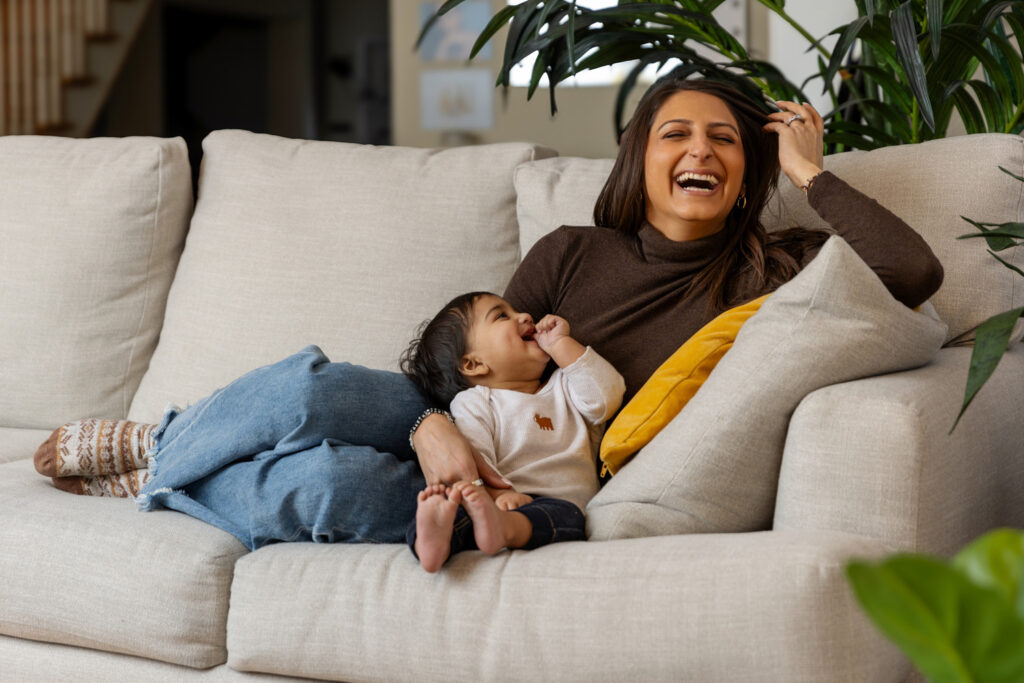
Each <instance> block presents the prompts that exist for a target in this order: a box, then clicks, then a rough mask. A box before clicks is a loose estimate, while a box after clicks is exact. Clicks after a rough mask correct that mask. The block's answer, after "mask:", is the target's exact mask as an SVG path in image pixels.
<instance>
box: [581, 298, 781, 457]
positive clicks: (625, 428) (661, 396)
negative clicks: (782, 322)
mask: <svg viewBox="0 0 1024 683" xmlns="http://www.w3.org/2000/svg"><path fill="white" fill-rule="evenodd" d="M768 297H769V295H768V294H765V295H764V296H762V297H759V298H757V299H754V300H753V301H749V302H747V303H745V304H743V305H742V306H737V307H735V308H730V309H729V310H728V311H725V312H724V313H722V314H720V315H719V316H718V317H716V318H715V319H714V320H712V321H711V322H709V323H708V324H707V325H705V326H704V327H702V328H700V329H699V330H698V331H697V333H696V334H695V335H693V336H692V337H690V338H689V339H688V340H687V341H686V342H685V343H684V344H683V345H682V346H680V347H679V349H678V350H677V351H676V352H675V353H673V354H672V355H671V356H669V357H668V360H666V361H665V362H664V363H662V364H661V366H660V367H659V368H658V369H657V370H655V371H654V374H653V375H651V377H650V378H649V379H648V380H647V381H646V382H645V383H644V385H643V386H642V387H640V391H638V392H636V395H634V396H633V398H632V399H631V400H630V402H629V403H627V404H626V407H625V408H623V409H622V410H621V411H619V414H618V416H616V418H615V420H614V421H613V422H612V424H611V426H609V427H608V429H607V431H605V434H604V439H602V440H601V453H600V456H601V461H602V462H603V463H604V467H605V468H607V470H608V471H609V472H611V473H612V474H615V473H616V472H618V471H619V469H620V468H621V467H622V466H623V465H624V464H626V462H627V461H628V460H629V458H631V457H632V456H633V454H634V453H636V452H637V451H638V450H640V449H641V448H643V447H644V446H645V445H646V444H647V442H648V441H650V440H651V439H653V438H654V435H655V434H657V433H658V432H659V431H661V428H662V427H664V426H665V425H667V424H668V423H669V422H671V421H672V418H674V417H675V416H676V415H678V414H679V411H680V410H682V409H683V407H684V406H685V405H686V404H687V402H689V400H690V399H691V398H693V395H694V394H696V393H697V390H698V389H700V387H701V385H702V384H704V381H705V380H706V379H707V378H708V375H710V374H711V371H712V370H714V369H715V365H717V364H718V361H720V360H721V359H722V356H724V355H725V352H726V351H728V350H729V349H730V348H732V343H733V341H734V340H735V339H736V335H737V334H738V333H739V331H740V328H741V327H742V326H743V323H745V322H746V321H747V319H748V318H750V316H752V315H754V314H755V313H757V311H758V309H759V308H761V304H762V303H764V300H765V299H767V298H768Z"/></svg>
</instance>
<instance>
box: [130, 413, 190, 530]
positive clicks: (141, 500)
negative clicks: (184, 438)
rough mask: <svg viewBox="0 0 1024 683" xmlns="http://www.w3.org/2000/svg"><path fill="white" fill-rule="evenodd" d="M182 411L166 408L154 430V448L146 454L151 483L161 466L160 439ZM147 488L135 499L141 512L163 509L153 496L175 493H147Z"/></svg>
mask: <svg viewBox="0 0 1024 683" xmlns="http://www.w3.org/2000/svg"><path fill="white" fill-rule="evenodd" d="M181 411H182V408H181V407H180V406H177V405H175V404H170V405H168V406H167V407H166V408H164V416H163V418H161V420H160V424H158V425H157V426H156V429H154V430H153V447H152V448H150V449H149V450H148V451H147V452H146V467H147V469H149V479H150V481H152V480H153V479H154V478H155V477H156V473H157V469H158V468H159V466H160V463H159V456H160V439H161V438H163V435H164V432H166V431H167V427H168V426H169V425H170V424H171V421H172V420H174V418H176V417H177V416H178V415H180V414H181ZM147 486H148V485H144V486H143V487H142V489H140V490H139V495H137V496H135V498H134V499H133V500H134V501H135V506H136V508H137V509H138V510H140V511H151V510H155V509H157V508H158V507H162V506H158V505H157V504H156V503H155V502H154V501H153V499H152V496H153V495H154V494H158V493H173V491H172V490H171V489H169V488H159V489H156V490H154V491H147V490H146V488H147ZM179 493H182V495H187V494H184V493H183V492H179Z"/></svg>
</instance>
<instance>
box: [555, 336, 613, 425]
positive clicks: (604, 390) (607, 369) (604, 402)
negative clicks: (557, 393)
mask: <svg viewBox="0 0 1024 683" xmlns="http://www.w3.org/2000/svg"><path fill="white" fill-rule="evenodd" d="M562 377H563V378H564V379H565V384H566V395H568V397H569V400H570V401H571V402H572V404H573V406H574V407H575V408H576V410H578V411H579V412H580V414H581V415H583V419H584V420H586V421H587V423H588V424H590V425H599V424H601V423H602V422H604V421H605V420H607V419H608V418H610V417H611V416H612V415H614V414H615V412H616V411H617V410H618V409H619V406H620V405H621V404H622V395H623V394H624V393H625V392H626V383H625V381H624V380H623V379H622V375H620V374H619V373H618V372H617V371H616V370H615V368H613V367H612V364H611V363H609V362H608V361H606V360H605V359H604V358H602V357H601V356H600V355H599V354H598V353H597V351H595V350H594V349H592V348H590V347H589V346H588V347H587V349H586V351H584V352H583V355H582V356H580V357H579V358H577V359H576V360H575V361H574V362H573V363H572V364H571V365H568V366H567V367H565V368H563V369H562Z"/></svg>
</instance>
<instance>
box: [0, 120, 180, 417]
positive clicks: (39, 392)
mask: <svg viewBox="0 0 1024 683" xmlns="http://www.w3.org/2000/svg"><path fill="white" fill-rule="evenodd" d="M191 211H192V180H191V173H190V170H189V162H188V153H187V150H186V147H185V143H184V141H183V140H182V139H181V138H174V139H160V138H148V137H134V138H120V139H113V138H94V139H86V140H72V139H67V138H56V137H35V136H9V137H0V237H2V240H0V241H2V248H0V272H2V273H3V287H2V288H0V320H2V321H3V329H4V334H3V335H2V336H0V367H2V368H3V388H4V390H3V392H0V425H3V426H5V427H26V428H47V427H49V428H51V429H52V428H53V427H55V426H57V425H59V424H61V423H62V422H66V421H68V420H73V419H77V418H80V417H84V416H87V415H92V414H102V415H105V416H110V417H124V416H125V415H126V414H127V412H128V407H129V404H130V403H131V399H132V396H133V394H134V392H135V389H136V387H137V386H138V384H139V381H140V380H141V378H142V374H143V372H144V371H145V369H146V366H147V365H148V363H149V359H150V356H151V354H152V352H153V349H154V347H155V346H156V342H157V337H158V335H159V333H160V325H161V322H162V320H163V312H164V305H165V303H166V297H167V291H168V289H169V287H170V284H171V280H172V278H173V276H174V271H175V267H176V265H177V261H178V256H179V255H180V252H181V248H182V245H183V244H184V240H185V233H186V231H187V229H188V219H189V216H190V215H191Z"/></svg>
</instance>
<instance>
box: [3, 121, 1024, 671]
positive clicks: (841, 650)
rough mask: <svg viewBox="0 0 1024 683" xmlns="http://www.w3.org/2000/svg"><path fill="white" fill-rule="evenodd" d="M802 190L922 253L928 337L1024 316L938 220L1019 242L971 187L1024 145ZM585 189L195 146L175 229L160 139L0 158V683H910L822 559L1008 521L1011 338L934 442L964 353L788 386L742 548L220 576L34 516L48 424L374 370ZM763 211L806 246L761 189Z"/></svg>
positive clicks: (269, 561)
mask: <svg viewBox="0 0 1024 683" xmlns="http://www.w3.org/2000/svg"><path fill="white" fill-rule="evenodd" d="M826 165H827V166H828V167H829V168H831V169H832V170H834V171H836V172H837V174H839V175H841V176H842V177H844V178H845V179H847V180H848V181H849V182H851V183H852V184H853V185H855V186H857V187H859V188H860V189H862V190H864V191H865V192H867V193H868V194H870V195H872V196H874V197H876V198H878V199H879V200H880V201H881V202H882V203H883V204H885V205H886V206H889V207H890V208H892V209H893V210H894V211H895V212H896V213H897V214H899V215H901V216H902V217H903V218H904V219H905V220H907V222H909V223H910V224H911V225H912V226H914V227H915V228H916V229H917V230H918V231H920V232H921V233H922V234H923V235H924V236H925V237H926V239H927V240H928V241H929V243H930V244H931V245H932V247H933V249H934V251H935V252H936V254H937V255H938V256H939V258H940V259H941V260H942V262H943V264H944V267H945V282H944V284H943V286H942V289H941V290H940V291H939V292H938V294H936V296H935V297H934V298H933V300H932V303H933V304H934V306H935V309H936V311H937V312H938V314H939V316H941V318H942V319H943V320H944V321H945V322H946V323H947V324H948V328H949V331H948V337H949V338H950V339H953V338H954V337H957V336H959V335H962V334H963V333H965V332H967V331H968V330H969V329H970V328H972V327H973V326H974V325H977V324H978V323H979V322H981V321H982V320H984V319H985V318H987V317H988V316H989V315H991V314H993V313H995V312H998V311H1002V310H1005V309H1007V308H1010V307H1011V306H1019V305H1022V302H1024V278H1020V277H1019V276H1016V275H1014V274H1013V273H1011V272H1010V271H1009V270H1008V269H1006V268H1004V267H1002V266H1000V265H999V264H998V263H996V262H995V260H994V259H992V257H991V256H989V255H988V254H987V253H986V252H985V248H984V245H983V243H982V242H980V241H957V240H956V239H955V237H956V236H957V235H959V234H963V233H965V232H968V231H969V228H970V226H968V224H967V223H965V222H964V221H963V220H961V218H960V215H966V216H969V217H972V218H976V219H979V220H986V221H993V222H1001V221H1007V220H1016V221H1020V220H1022V219H1024V186H1022V184H1021V183H1017V182H1016V181H1014V180H1012V179H1011V178H1009V177H1008V176H1006V175H1004V174H1002V173H1000V172H999V171H998V169H997V166H1000V165H1001V166H1004V167H1006V168H1008V169H1009V170H1011V171H1014V172H1015V173H1017V174H1022V173H1024V139H1022V138H1019V137H1013V136H1003V135H987V136H974V137H963V138H951V139H947V140H942V141H937V142H931V143H925V144H922V145H917V146H906V147H900V148H890V149H882V150H878V151H874V152H870V153H848V154H842V155H837V156H834V157H830V158H829V159H828V160H827V164H826ZM609 168H610V161H609V160H585V159H571V158H559V157H555V156H554V153H553V152H552V151H551V150H547V149H544V148H540V147H537V146H534V145H529V144H525V143H524V144H501V145H489V146H481V147H471V148H457V149H450V150H421V149H403V148H387V147H381V148H374V147H362V146H356V145H344V144H338V143H320V142H304V141H296V140H286V139H281V138H274V137H271V136H261V135H254V134H250V133H245V132H240V131H221V132H217V133H214V134H213V135H211V136H210V137H209V138H208V139H207V140H206V142H205V144H204V161H203V166H202V172H201V178H200V183H199V192H198V201H197V203H196V206H195V211H194V212H193V206H192V195H191V187H190V181H189V177H190V173H189V168H188V161H187V155H186V151H185V149H184V145H183V143H182V142H181V140H159V139H153V138H134V139H120V140H115V139H95V140H79V141H72V140H64V139H56V138H34V137H8V138H0V320H2V321H3V322H2V325H3V327H2V330H3V331H2V333H0V463H2V464H0V679H2V680H4V681H8V680H11V681H22V680H45V681H55V680H68V681H72V680H74V681H79V680H114V679H120V678H135V679H136V680H183V679H187V678H196V679H199V680H235V679H238V678H242V677H255V676H261V677H263V676H266V677H269V678H288V677H305V678H322V679H330V680H344V681H369V680H382V681H392V680H444V681H450V680H536V679H541V680H587V681H593V680H614V681H619V680H673V681H677V680H694V681H716V680H721V681H745V680H750V681H753V680H764V681H869V680H870V681H875V680H877V681H900V680H904V679H906V678H907V677H908V676H911V675H912V671H911V667H910V665H909V663H908V662H907V661H906V660H905V659H904V658H903V657H902V656H901V655H900V653H899V652H898V651H897V650H896V649H895V648H894V647H893V646H891V645H890V644H889V643H888V642H887V641H886V640H884V639H883V638H882V637H881V636H879V635H878V634H877V633H876V632H875V630H874V628H873V627H872V626H871V624H870V623H869V622H868V621H867V619H866V618H865V617H864V616H862V614H861V612H860V611H859V609H858V607H857V606H856V605H855V603H854V601H853V599H852V597H851V593H850V590H849V588H848V586H847V584H846V581H845V578H844V573H843V567H844V563H845V562H846V561H847V560H848V559H849V558H851V557H875V556H880V555H883V554H886V553H889V552H891V551H895V550H916V551H927V552H935V553H941V554H949V553H951V552H953V551H954V550H955V549H957V548H958V547H959V546H961V545H962V544H964V543H965V542H967V541H968V540H970V539H972V538H973V537H975V536H977V535H978V534H980V533H981V532H983V531H985V530H986V529H989V528H991V527H994V526H1000V525H1014V526H1024V447H1022V443H1024V419H1021V416H1022V415H1024V394H1022V392H1021V390H1020V388H1021V386H1022V384H1024V349H1021V348H1020V345H1019V344H1015V345H1014V347H1013V349H1012V350H1011V351H1010V352H1009V353H1008V354H1007V356H1006V357H1005V358H1004V360H1003V361H1002V364H1001V365H1000V367H999V369H998V371H997V372H996V374H995V376H994V378H993V379H992V380H991V381H990V382H989V385H988V386H986V387H985V389H984V390H983V391H982V392H981V393H980V394H979V396H978V398H977V399H976V401H975V404H974V405H973V407H972V408H971V409H970V411H969V412H968V413H967V414H966V416H965V418H964V420H963V421H962V423H961V424H960V426H959V427H958V428H957V429H956V431H954V432H953V433H952V434H950V433H949V428H950V426H951V425H952V422H953V418H954V416H955V415H956V412H957V410H958V408H959V405H960V402H961V398H962V395H963V387H964V382H965V377H966V372H967V366H968V360H969V357H970V352H971V349H970V348H969V347H955V346H954V347H950V348H943V349H942V350H941V351H939V352H938V353H937V354H935V357H934V359H933V360H932V362H931V363H930V364H928V365H926V366H924V367H920V368H918V369H914V370H908V371H905V372H899V373H891V374H886V375H884V376H880V377H872V378H864V379H857V380H855V381H850V382H844V383H841V384H837V385H833V386H828V387H824V388H822V389H819V390H817V391H813V392H811V393H810V394H809V395H807V396H806V397H805V398H804V399H803V400H802V401H801V402H800V403H799V406H798V407H797V409H796V410H795V412H793V414H792V417H791V418H787V419H789V425H788V430H787V432H786V436H785V445H784V452H783V454H782V464H781V471H780V472H779V474H778V485H777V495H776V496H775V502H774V512H773V513H772V520H771V522H770V523H769V524H765V525H764V528H757V529H742V530H736V532H734V533H706V534H688V535H667V536H656V537H647V538H633V539H619V540H602V541H591V542H588V543H571V544H570V543H567V544H560V545H555V546H549V547H546V548H541V549H539V550H536V551H533V552H521V551H516V552H507V553H503V554H500V555H498V556H496V557H493V558H492V557H486V556H483V555H481V554H479V553H465V554H462V555H459V556H458V557H456V558H455V559H454V560H453V561H452V562H451V563H450V564H449V565H448V567H447V568H446V569H445V570H444V571H442V572H440V573H438V574H435V575H428V574H427V573H425V572H423V571H422V570H421V569H420V568H419V566H418V565H417V563H416V561H415V559H414V558H413V557H412V555H411V554H410V553H409V551H408V549H407V548H406V547H405V546H401V545H395V546H379V545H378V546H372V545H364V546H318V545H314V544H282V545H275V546H270V547H266V548H263V549H261V550H259V551H256V552H252V553H250V552H247V551H246V550H245V548H244V547H243V546H242V545H241V544H240V543H239V542H238V541H236V540H235V539H234V538H233V537H231V536H230V535H228V534H227V533H224V532H222V531H220V530H218V529H215V528H213V527H209V526H206V525H204V524H202V523H200V522H198V521H196V520H193V519H191V518H189V517H186V516H184V515H180V514H177V513H174V512H166V511H165V512H155V513H145V514H144V513H139V512H136V511H135V509H134V506H133V505H132V504H131V503H130V502H129V501H125V500H119V499H97V498H83V497H76V496H71V495H67V494H63V493H60V492H58V491H56V490H55V489H53V488H52V487H51V486H50V484H49V482H48V481H47V480H45V479H43V478H42V477H39V476H38V475H36V473H35V472H34V470H33V468H32V464H31V456H32V453H33V452H34V450H35V447H36V446H37V445H38V443H39V442H41V441H42V440H43V439H44V438H45V437H46V436H47V434H48V433H49V432H50V430H52V429H53V428H54V427H55V426H57V425H59V424H60V423H62V422H65V421H68V420H72V419H76V418H80V417H85V416H105V417H129V418H131V419H138V420H150V421H155V420H157V419H158V418H159V417H160V415H161V413H162V411H163V409H164V407H165V405H167V404H168V403H177V404H181V405H184V404H186V403H188V402H189V401H194V400H195V399H197V398H199V397H201V396H203V395H205V394H206V393H208V392H209V391H211V390H213V389H214V388H216V387H218V386H220V385H222V384H224V383H225V382H227V381H229V380H230V379H232V378H234V377H235V376H237V375H239V374H240V373H242V372H244V371H246V370H248V369H251V368H253V367H256V366H257V365H260V364H263V363H267V362H271V361H273V360H276V359H278V358H280V357H282V356H284V355H285V354H287V353H291V352H294V351H296V350H298V349H299V348H301V347H303V346H304V345H306V344H308V343H317V344H319V345H321V346H322V347H323V348H324V350H325V351H326V352H327V353H328V355H330V356H331V357H332V358H334V359H344V360H350V361H354V362H358V363H363V364H366V365H370V366H374V367H386V368H394V367H395V359H396V358H397V357H398V355H399V352H400V350H401V349H402V348H403V346H404V344H405V343H406V342H407V340H408V339H409V338H410V337H411V336H412V333H413V331H414V328H415V326H416V324H417V323H418V322H419V321H420V320H422V319H423V318H425V317H427V316H428V315H429V314H431V313H432V312H433V311H434V310H435V309H436V308H437V307H438V306H439V305H440V304H441V303H443V302H444V301H445V300H447V298H449V297H450V296H451V295H453V294H455V293H457V292H460V291H463V290H470V289H491V290H495V291H501V290H502V289H503V287H504V284H505V283H506V281H507V280H508V278H509V277H510V275H511V273H512V271H513V269H514V268H515V267H516V264H517V262H518V260H519V258H520V255H521V253H522V252H523V251H525V250H526V249H528V248H529V246H530V245H532V244H533V242H534V241H535V240H536V239H537V238H538V237H539V236H541V235H542V234H543V233H545V232H547V231H549V230H551V229H553V228H555V227H556V226H557V225H559V224H562V223H576V224H580V223H583V224H585V223H589V213H590V210H591V207H592V204H593V200H594V197H595V196H596V194H597V192H598V190H599V188H600V186H601V183H602V182H603V180H604V177H605V175H606V174H607V172H608V169H609ZM772 220H773V222H775V223H776V224H777V225H784V224H788V223H791V222H799V223H802V224H805V225H816V224H818V223H819V222H820V221H818V219H817V217H816V216H815V215H814V214H813V212H811V211H810V210H809V209H808V208H807V206H806V203H805V202H804V201H803V199H802V196H800V195H799V194H798V193H797V192H796V191H794V190H792V189H791V188H785V189H784V190H783V191H782V192H781V193H780V198H779V201H778V203H777V204H776V205H775V207H774V209H773V219H772ZM1011 257H1012V258H1013V260H1014V262H1015V263H1017V264H1018V265H1024V254H1011ZM751 457H756V454H752V456H751ZM642 458H643V453H641V455H640V456H639V457H638V459H637V460H636V461H635V462H636V463H639V462H640V461H641V459H642ZM629 467H633V464H630V465H627V470H628V468H629ZM735 474H736V475H737V476H739V477H742V473H735ZM770 485H771V486H772V487H775V482H774V481H772V482H770ZM768 527H770V528H768Z"/></svg>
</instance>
